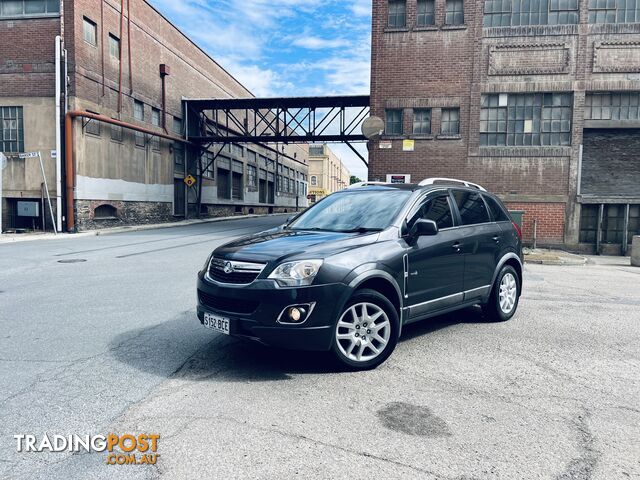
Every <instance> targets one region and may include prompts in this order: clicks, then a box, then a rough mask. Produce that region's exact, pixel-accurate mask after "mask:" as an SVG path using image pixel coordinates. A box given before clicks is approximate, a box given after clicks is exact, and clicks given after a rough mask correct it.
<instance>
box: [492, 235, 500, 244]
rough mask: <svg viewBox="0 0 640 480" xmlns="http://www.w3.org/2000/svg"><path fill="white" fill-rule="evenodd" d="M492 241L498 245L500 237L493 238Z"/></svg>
mask: <svg viewBox="0 0 640 480" xmlns="http://www.w3.org/2000/svg"><path fill="white" fill-rule="evenodd" d="M493 241H494V242H496V243H500V237H499V236H498V235H496V236H495V237H493Z"/></svg>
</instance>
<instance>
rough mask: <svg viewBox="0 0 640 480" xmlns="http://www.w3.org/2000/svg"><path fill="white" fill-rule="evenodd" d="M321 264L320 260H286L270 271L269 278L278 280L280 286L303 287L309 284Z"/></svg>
mask: <svg viewBox="0 0 640 480" xmlns="http://www.w3.org/2000/svg"><path fill="white" fill-rule="evenodd" d="M321 266H322V260H301V261H298V262H287V263H283V264H282V265H279V266H278V267H277V268H276V269H275V270H274V271H273V272H271V275H269V278H272V279H273V280H275V281H276V282H278V285H280V286H281V287H303V286H306V285H311V283H312V282H313V279H314V278H316V275H317V274H318V271H320V267H321Z"/></svg>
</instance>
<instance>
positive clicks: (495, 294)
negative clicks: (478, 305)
mask: <svg viewBox="0 0 640 480" xmlns="http://www.w3.org/2000/svg"><path fill="white" fill-rule="evenodd" d="M519 300H520V277H519V276H518V273H517V272H516V270H515V269H514V268H513V267H512V266H510V265H506V266H504V267H503V268H502V269H501V270H500V273H499V274H498V276H497V277H496V281H495V283H494V285H493V289H492V291H491V296H490V297H489V301H488V302H487V303H486V304H485V305H483V310H484V314H485V316H486V317H487V318H488V320H490V321H493V322H505V321H507V320H509V319H511V317H513V316H514V315H515V314H516V310H517V309H518V301H519Z"/></svg>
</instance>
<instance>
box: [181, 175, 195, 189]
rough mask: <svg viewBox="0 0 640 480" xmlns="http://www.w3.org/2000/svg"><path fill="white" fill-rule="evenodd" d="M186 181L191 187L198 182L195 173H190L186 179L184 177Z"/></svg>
mask: <svg viewBox="0 0 640 480" xmlns="http://www.w3.org/2000/svg"><path fill="white" fill-rule="evenodd" d="M184 183H185V184H186V185H187V187H189V188H191V187H193V186H194V185H195V184H196V179H195V178H194V176H193V175H188V176H187V177H186V178H185V179H184Z"/></svg>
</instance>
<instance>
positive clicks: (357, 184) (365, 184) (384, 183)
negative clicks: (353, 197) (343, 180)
mask: <svg viewBox="0 0 640 480" xmlns="http://www.w3.org/2000/svg"><path fill="white" fill-rule="evenodd" d="M374 185H389V184H388V183H387V182H358V183H354V184H353V185H349V186H348V187H347V190H349V189H352V188H360V187H371V186H374Z"/></svg>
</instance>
